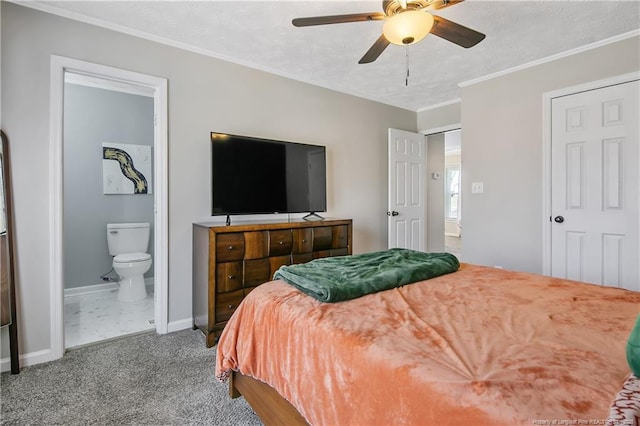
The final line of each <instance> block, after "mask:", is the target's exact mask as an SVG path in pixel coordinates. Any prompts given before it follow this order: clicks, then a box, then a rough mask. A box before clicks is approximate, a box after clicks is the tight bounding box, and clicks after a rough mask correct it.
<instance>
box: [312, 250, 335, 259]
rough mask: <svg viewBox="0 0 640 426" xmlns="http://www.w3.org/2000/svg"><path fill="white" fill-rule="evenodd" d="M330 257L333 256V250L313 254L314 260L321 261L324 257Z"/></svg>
mask: <svg viewBox="0 0 640 426" xmlns="http://www.w3.org/2000/svg"><path fill="white" fill-rule="evenodd" d="M330 256H331V250H318V251H314V252H313V258H314V259H320V258H323V257H330Z"/></svg>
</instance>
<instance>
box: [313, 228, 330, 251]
mask: <svg viewBox="0 0 640 426" xmlns="http://www.w3.org/2000/svg"><path fill="white" fill-rule="evenodd" d="M332 239H333V233H332V231H331V227H330V226H320V227H317V228H313V251H319V250H328V249H330V248H331V241H332Z"/></svg>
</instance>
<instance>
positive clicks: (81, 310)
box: [64, 286, 155, 349]
mask: <svg viewBox="0 0 640 426" xmlns="http://www.w3.org/2000/svg"><path fill="white" fill-rule="evenodd" d="M153 318H154V311H153V286H147V298H146V299H143V300H140V301H137V302H120V301H118V290H117V289H113V290H104V291H99V292H95V293H88V294H81V295H72V296H65V298H64V340H65V342H64V343H65V348H66V349H69V348H73V347H77V346H82V345H86V344H89V343H95V342H99V341H101V340H106V339H112V338H114V337H119V336H123V335H126V334H134V333H139V332H141V331H146V330H154V329H155V325H154V324H153Z"/></svg>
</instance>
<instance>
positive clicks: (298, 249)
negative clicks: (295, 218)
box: [292, 228, 313, 263]
mask: <svg viewBox="0 0 640 426" xmlns="http://www.w3.org/2000/svg"><path fill="white" fill-rule="evenodd" d="M312 251H313V230H312V229H311V228H302V229H294V230H293V250H292V253H293V254H294V255H296V254H299V253H311V252H312ZM294 263H296V262H295V260H294Z"/></svg>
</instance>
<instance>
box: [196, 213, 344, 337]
mask: <svg viewBox="0 0 640 426" xmlns="http://www.w3.org/2000/svg"><path fill="white" fill-rule="evenodd" d="M352 233H353V232H352V221H351V219H340V220H338V219H325V220H322V221H313V222H309V221H305V220H302V219H298V220H291V221H284V222H283V221H278V222H238V223H237V224H233V225H230V226H224V225H221V224H217V223H216V224H212V223H194V224H193V327H194V329H195V328H199V329H200V330H202V332H203V333H204V335H205V338H206V343H207V347H211V346H213V345H214V344H215V343H216V341H217V338H218V337H219V336H220V333H221V332H222V330H223V329H224V326H225V325H226V323H227V320H228V319H229V318H230V317H231V314H233V312H234V310H235V309H236V307H237V306H238V304H239V303H240V302H241V301H242V299H243V298H244V297H245V296H246V295H247V294H249V292H250V291H251V290H253V289H254V288H256V287H257V286H259V285H260V284H263V283H265V282H268V281H271V280H272V277H273V274H274V273H275V271H276V270H277V269H278V268H279V267H280V266H282V265H291V264H294V263H304V262H308V261H310V260H312V259H317V258H320V257H329V256H342V255H346V254H351V253H352V243H351V241H352Z"/></svg>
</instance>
